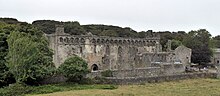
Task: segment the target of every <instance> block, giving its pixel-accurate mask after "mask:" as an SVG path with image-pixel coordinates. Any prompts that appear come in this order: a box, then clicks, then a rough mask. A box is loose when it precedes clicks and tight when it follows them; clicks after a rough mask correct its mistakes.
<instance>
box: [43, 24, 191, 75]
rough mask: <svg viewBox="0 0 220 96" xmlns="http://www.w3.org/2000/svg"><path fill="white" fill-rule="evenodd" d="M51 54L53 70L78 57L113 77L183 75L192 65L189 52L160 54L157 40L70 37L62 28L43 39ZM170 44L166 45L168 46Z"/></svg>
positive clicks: (186, 49) (91, 68) (157, 38)
mask: <svg viewBox="0 0 220 96" xmlns="http://www.w3.org/2000/svg"><path fill="white" fill-rule="evenodd" d="M46 36H47V37H48V39H49V42H50V47H51V48H52V49H53V51H54V57H53V61H54V64H55V66H56V67H58V66H60V65H61V64H62V63H63V62H64V61H65V59H67V58H68V57H70V56H73V55H77V56H79V57H82V58H83V59H84V60H86V62H87V63H88V68H89V69H90V70H91V71H92V72H96V71H100V70H112V71H113V73H114V76H116V77H127V76H130V77H134V76H142V77H144V76H152V75H159V74H165V73H167V74H172V73H176V72H177V73H178V72H183V71H184V70H185V69H184V68H185V66H187V65H188V64H189V63H190V62H191V49H189V48H186V47H184V46H180V47H178V48H176V49H175V50H171V48H170V46H169V47H168V48H169V49H168V50H167V51H166V52H163V51H162V48H161V45H160V43H159V41H160V38H159V37H157V36H154V37H147V38H122V37H107V36H95V35H93V34H91V33H88V34H87V35H69V34H67V33H65V32H64V27H63V26H62V25H59V26H56V32H55V33H54V34H47V35H46ZM168 43H169V42H168Z"/></svg>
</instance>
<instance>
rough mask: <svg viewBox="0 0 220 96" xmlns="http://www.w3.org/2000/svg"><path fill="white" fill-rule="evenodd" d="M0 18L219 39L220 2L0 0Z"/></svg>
mask: <svg viewBox="0 0 220 96" xmlns="http://www.w3.org/2000/svg"><path fill="white" fill-rule="evenodd" d="M0 17H13V18H17V19H18V20H19V21H26V22H29V23H31V22H32V21H34V20H45V19H46V20H48V19H49V20H58V21H79V22H80V23H81V24H83V25H84V24H106V25H116V26H121V27H131V28H132V29H134V30H136V31H146V30H154V31H187V32H188V31H190V30H198V29H207V30H208V31H209V32H210V33H211V34H212V36H216V35H220V19H219V18H220V0H0Z"/></svg>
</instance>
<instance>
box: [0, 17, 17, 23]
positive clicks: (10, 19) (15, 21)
mask: <svg viewBox="0 0 220 96" xmlns="http://www.w3.org/2000/svg"><path fill="white" fill-rule="evenodd" d="M0 22H4V23H7V24H17V23H19V21H18V20H17V19H15V18H0Z"/></svg>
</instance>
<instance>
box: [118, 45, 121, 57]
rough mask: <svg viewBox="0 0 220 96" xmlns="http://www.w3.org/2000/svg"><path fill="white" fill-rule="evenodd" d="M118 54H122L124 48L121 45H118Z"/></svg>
mask: <svg viewBox="0 0 220 96" xmlns="http://www.w3.org/2000/svg"><path fill="white" fill-rule="evenodd" d="M118 55H119V56H120V57H121V56H122V48H121V46H119V47H118Z"/></svg>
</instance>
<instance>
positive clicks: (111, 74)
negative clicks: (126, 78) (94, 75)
mask: <svg viewBox="0 0 220 96" xmlns="http://www.w3.org/2000/svg"><path fill="white" fill-rule="evenodd" d="M101 75H102V76H104V77H113V73H112V71H111V70H105V71H102V72H101Z"/></svg>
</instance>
